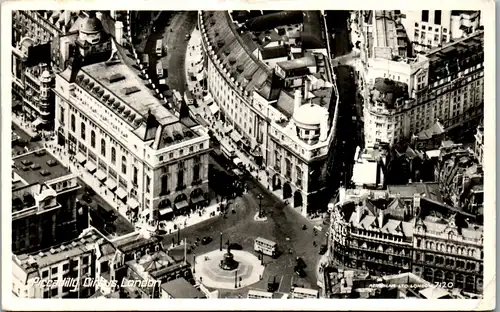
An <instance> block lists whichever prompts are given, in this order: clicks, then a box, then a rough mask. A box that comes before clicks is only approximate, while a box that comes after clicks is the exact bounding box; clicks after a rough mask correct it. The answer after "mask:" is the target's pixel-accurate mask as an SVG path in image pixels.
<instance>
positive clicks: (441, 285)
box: [434, 282, 454, 289]
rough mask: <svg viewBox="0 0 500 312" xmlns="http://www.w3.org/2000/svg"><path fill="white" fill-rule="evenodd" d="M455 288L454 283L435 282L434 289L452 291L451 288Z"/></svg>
mask: <svg viewBox="0 0 500 312" xmlns="http://www.w3.org/2000/svg"><path fill="white" fill-rule="evenodd" d="M453 286H454V284H453V282H434V287H436V288H448V289H451V288H453Z"/></svg>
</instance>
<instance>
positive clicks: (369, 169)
mask: <svg viewBox="0 0 500 312" xmlns="http://www.w3.org/2000/svg"><path fill="white" fill-rule="evenodd" d="M377 170H378V164H377V162H376V161H373V162H369V161H366V162H363V163H355V164H354V169H353V173H352V179H351V180H352V181H353V182H354V183H355V184H368V185H370V184H376V183H377Z"/></svg>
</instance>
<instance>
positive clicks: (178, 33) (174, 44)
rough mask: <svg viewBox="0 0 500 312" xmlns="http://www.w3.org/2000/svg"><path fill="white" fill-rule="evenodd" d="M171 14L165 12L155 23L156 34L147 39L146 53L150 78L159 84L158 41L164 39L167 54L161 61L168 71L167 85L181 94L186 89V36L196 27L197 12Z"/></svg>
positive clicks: (164, 54)
mask: <svg viewBox="0 0 500 312" xmlns="http://www.w3.org/2000/svg"><path fill="white" fill-rule="evenodd" d="M169 14H170V13H168V12H166V11H163V12H162V13H161V15H160V17H159V18H158V19H157V22H156V23H155V26H156V32H154V33H152V34H151V35H150V36H149V38H148V39H147V42H146V46H145V52H146V53H147V54H148V55H149V71H148V73H149V76H150V77H155V78H154V79H152V80H153V82H155V83H156V82H157V81H158V79H157V75H156V62H157V60H158V56H157V55H156V52H155V48H156V40H158V39H162V40H163V46H164V47H166V51H167V52H166V53H163V56H162V57H161V61H162V63H163V67H164V68H165V69H167V73H168V77H167V85H168V89H169V90H174V89H175V90H178V91H179V92H180V93H181V94H183V93H184V91H185V89H186V87H185V86H186V74H185V70H184V60H185V57H186V49H187V45H188V41H187V40H186V37H185V36H186V35H187V34H190V33H191V32H192V31H193V29H194V27H195V26H196V18H197V12H196V11H178V12H175V13H173V14H172V15H169Z"/></svg>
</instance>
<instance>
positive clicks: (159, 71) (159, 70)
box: [156, 61, 163, 78]
mask: <svg viewBox="0 0 500 312" xmlns="http://www.w3.org/2000/svg"><path fill="white" fill-rule="evenodd" d="M156 75H157V76H158V78H163V62H162V61H158V62H156Z"/></svg>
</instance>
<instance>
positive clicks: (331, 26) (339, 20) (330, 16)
mask: <svg viewBox="0 0 500 312" xmlns="http://www.w3.org/2000/svg"><path fill="white" fill-rule="evenodd" d="M349 15H350V13H349V11H347V10H336V11H326V23H327V27H328V33H329V34H330V35H331V36H334V38H333V40H330V44H331V45H332V46H331V47H330V48H331V50H332V52H333V54H334V55H335V57H338V56H341V55H344V54H348V53H349V52H350V51H351V44H350V40H349V31H348V30H347V20H348V19H349Z"/></svg>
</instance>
